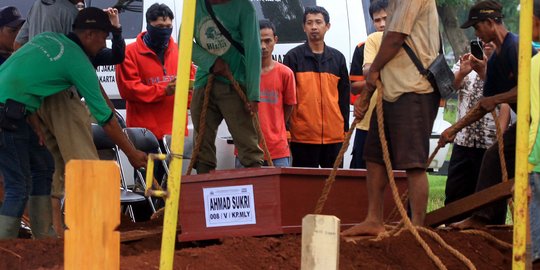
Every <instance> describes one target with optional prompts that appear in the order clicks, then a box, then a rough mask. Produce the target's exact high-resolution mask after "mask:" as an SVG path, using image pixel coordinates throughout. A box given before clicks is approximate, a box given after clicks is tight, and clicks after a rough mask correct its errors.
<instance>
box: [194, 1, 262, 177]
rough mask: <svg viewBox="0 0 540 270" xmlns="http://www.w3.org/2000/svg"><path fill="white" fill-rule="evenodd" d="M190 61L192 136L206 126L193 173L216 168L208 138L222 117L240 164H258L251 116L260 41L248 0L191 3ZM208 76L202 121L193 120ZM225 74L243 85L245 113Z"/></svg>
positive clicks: (197, 116)
mask: <svg viewBox="0 0 540 270" xmlns="http://www.w3.org/2000/svg"><path fill="white" fill-rule="evenodd" d="M209 10H210V11H213V13H214V14H215V17H216V18H217V20H218V21H219V22H220V23H221V24H222V26H223V28H224V29H226V30H227V32H228V33H229V36H228V37H227V34H226V33H224V31H221V30H220V26H218V25H217V24H216V21H215V20H214V19H213V18H212V15H210V14H211V13H210V11H209ZM232 11H234V12H232ZM193 62H194V63H195V64H196V65H197V66H198V69H197V74H196V75H195V85H194V89H195V91H194V93H193V99H192V101H191V117H192V119H193V125H194V128H195V131H196V133H195V134H196V135H198V134H197V131H198V130H199V126H200V125H206V131H205V132H204V135H203V140H202V144H201V148H200V149H201V150H200V154H199V156H198V158H197V163H196V165H195V169H197V173H199V174H200V173H207V172H209V171H210V170H213V169H215V168H216V146H215V144H214V142H215V139H216V134H217V129H218V126H219V124H220V123H221V121H222V120H223V119H225V121H226V122H227V126H228V127H229V131H230V132H231V135H232V137H233V139H234V144H235V146H236V148H237V149H238V159H239V160H240V163H242V165H243V166H244V167H260V166H261V165H262V162H263V152H262V150H261V149H260V148H259V145H258V136H257V131H256V129H255V127H254V125H253V122H252V119H251V114H253V113H257V108H258V102H259V81H260V75H261V45H260V33H259V23H258V21H257V16H256V15H255V9H254V8H253V5H252V4H251V2H250V1H249V0H203V1H197V8H196V16H195V44H194V46H193ZM211 74H213V75H215V76H216V80H215V81H214V83H213V88H212V89H211V90H210V97H209V105H208V109H207V115H206V121H205V123H199V121H200V115H201V112H202V110H203V108H202V104H203V99H204V88H205V86H206V84H207V80H208V77H209V76H210V75H211ZM229 75H232V76H233V77H234V79H235V80H236V81H238V83H239V84H240V85H241V86H242V87H243V88H244V90H245V92H246V96H247V98H248V100H249V106H247V107H249V111H248V110H247V109H246V108H245V107H246V106H244V105H245V104H244V103H243V102H242V100H241V99H240V97H239V96H238V94H237V93H236V92H235V91H234V89H233V87H232V85H231V84H230V82H229V81H228V80H227V79H226V78H227V77H228V76H229Z"/></svg>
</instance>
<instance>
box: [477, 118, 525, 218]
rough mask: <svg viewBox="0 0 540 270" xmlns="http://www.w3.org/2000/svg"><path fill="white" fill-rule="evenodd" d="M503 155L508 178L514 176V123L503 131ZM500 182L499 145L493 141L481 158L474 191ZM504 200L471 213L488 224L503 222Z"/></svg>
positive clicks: (505, 204) (504, 214)
mask: <svg viewBox="0 0 540 270" xmlns="http://www.w3.org/2000/svg"><path fill="white" fill-rule="evenodd" d="M503 143H504V156H505V160H506V171H507V172H508V178H509V179H512V178H514V172H515V163H516V124H514V125H512V126H511V127H510V128H508V130H507V131H506V132H505V133H504V136H503ZM501 182H502V173H501V161H500V159H499V145H498V144H497V143H495V144H494V145H493V146H491V147H490V148H488V150H487V151H486V153H485V154H484V159H483V160H482V167H481V168H480V175H479V176H478V183H477V185H476V192H478V191H481V190H484V189H486V188H488V187H491V186H493V185H496V184H499V183H501ZM506 209H507V203H506V200H500V201H496V202H494V203H491V204H489V205H488V206H486V207H483V208H481V209H479V210H477V211H476V212H475V213H474V214H473V215H474V216H475V217H479V218H481V219H483V220H484V221H485V222H487V223H488V224H495V225H497V224H504V223H505V221H506Z"/></svg>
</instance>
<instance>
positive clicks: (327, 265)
mask: <svg viewBox="0 0 540 270" xmlns="http://www.w3.org/2000/svg"><path fill="white" fill-rule="evenodd" d="M339 228H340V220H339V218H337V217H335V216H326V215H307V216H305V217H304V218H303V219H302V264H301V269H302V270H318V269H320V270H333V269H339Z"/></svg>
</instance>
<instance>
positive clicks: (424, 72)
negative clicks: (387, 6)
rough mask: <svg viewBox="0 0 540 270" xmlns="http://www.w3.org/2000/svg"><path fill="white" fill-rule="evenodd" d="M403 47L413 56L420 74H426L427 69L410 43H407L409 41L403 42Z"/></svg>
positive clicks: (412, 58)
mask: <svg viewBox="0 0 540 270" xmlns="http://www.w3.org/2000/svg"><path fill="white" fill-rule="evenodd" d="M403 49H404V50H405V52H406V53H407V54H408V55H409V57H410V58H411V60H412V62H413V63H414V65H415V66H416V68H417V69H418V71H419V72H420V74H422V75H426V69H425V68H424V66H423V65H422V62H420V59H418V57H417V56H416V54H415V53H414V52H413V50H412V49H411V47H409V45H407V43H405V42H403Z"/></svg>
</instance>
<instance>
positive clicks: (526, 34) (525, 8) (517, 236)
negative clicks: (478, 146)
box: [512, 0, 533, 270]
mask: <svg viewBox="0 0 540 270" xmlns="http://www.w3.org/2000/svg"><path fill="white" fill-rule="evenodd" d="M532 9H533V1H532V0H521V11H520V13H521V14H520V19H519V26H520V27H519V66H518V69H519V75H518V111H517V115H518V117H517V138H516V140H517V141H516V175H515V187H514V200H515V202H514V248H513V262H512V269H514V270H517V269H519V270H522V269H523V270H524V269H525V267H526V262H527V251H526V246H527V225H528V223H529V219H528V214H529V211H528V207H527V185H528V175H527V163H528V162H527V157H528V154H529V153H528V152H529V151H528V142H529V138H528V136H529V119H530V108H529V107H530V104H529V96H530V93H529V91H530V84H531V81H530V74H531V72H530V69H531V42H532V17H533V11H532Z"/></svg>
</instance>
